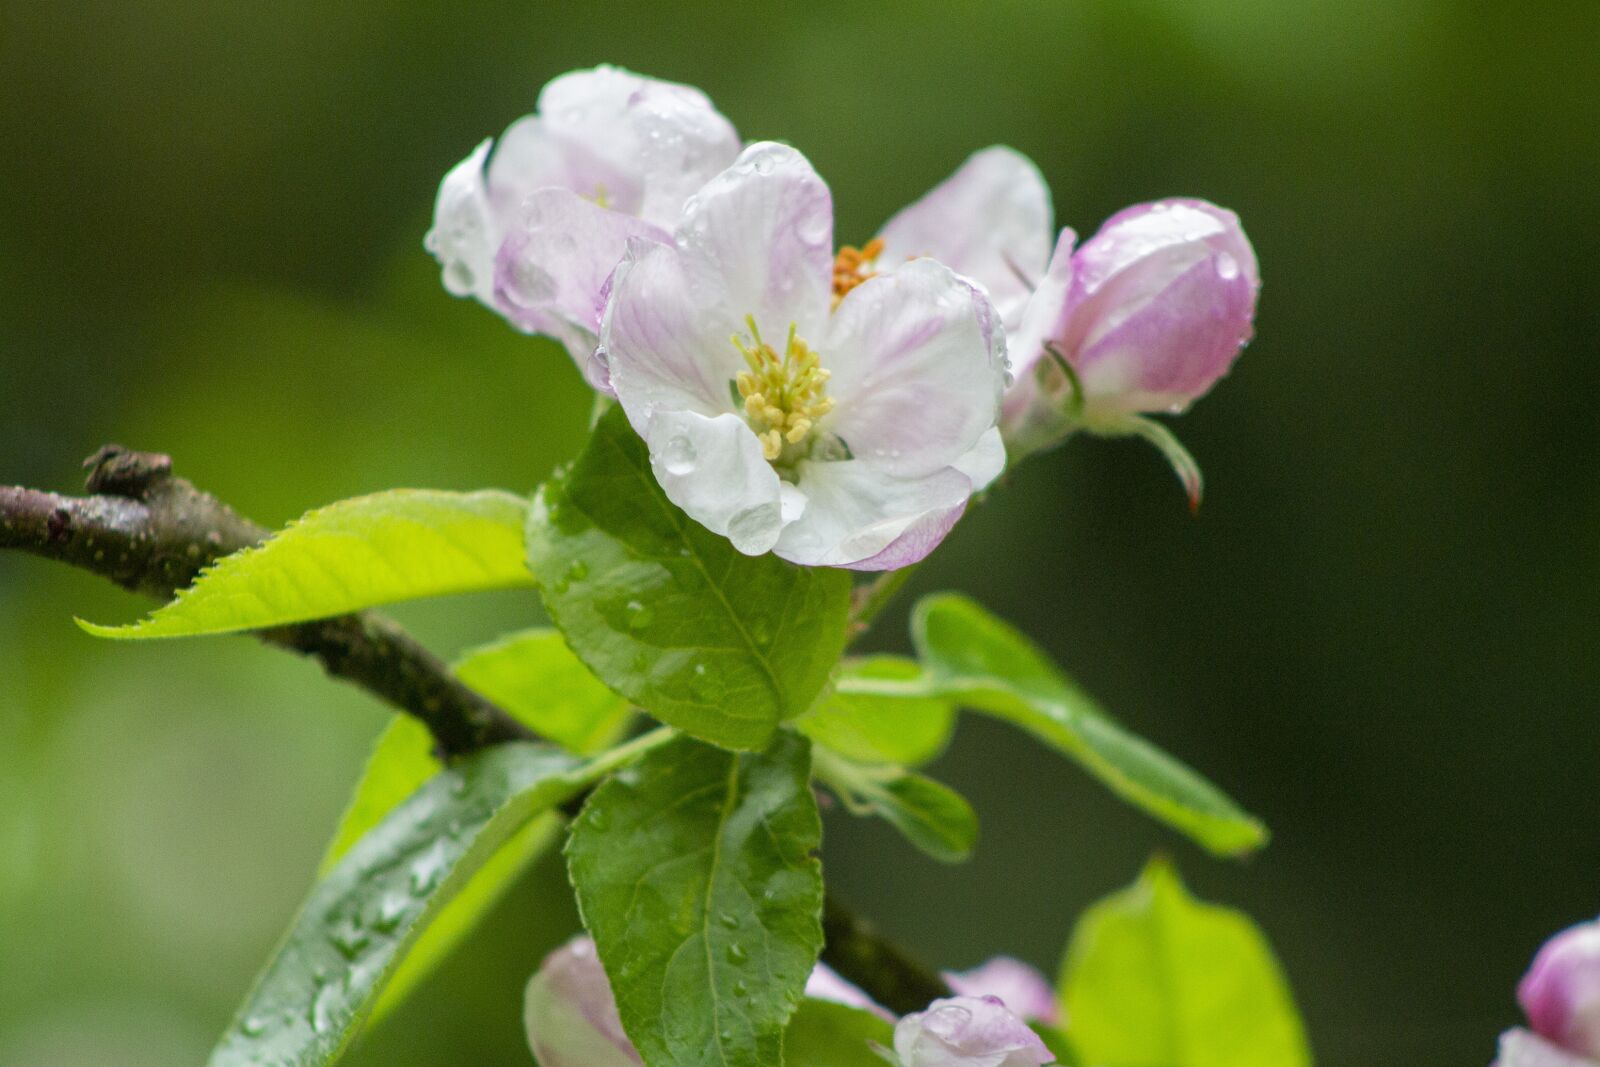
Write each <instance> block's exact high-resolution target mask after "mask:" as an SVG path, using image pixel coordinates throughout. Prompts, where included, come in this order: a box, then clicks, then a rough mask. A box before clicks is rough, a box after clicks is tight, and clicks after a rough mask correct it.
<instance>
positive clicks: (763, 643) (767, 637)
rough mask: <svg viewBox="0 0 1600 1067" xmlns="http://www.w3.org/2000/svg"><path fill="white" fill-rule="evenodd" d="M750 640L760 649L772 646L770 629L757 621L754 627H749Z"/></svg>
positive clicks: (764, 623) (760, 621)
mask: <svg viewBox="0 0 1600 1067" xmlns="http://www.w3.org/2000/svg"><path fill="white" fill-rule="evenodd" d="M750 638H751V640H753V641H755V643H756V644H757V645H758V646H760V647H761V648H766V647H767V646H768V645H770V644H772V628H771V627H770V626H768V625H767V624H766V622H765V621H762V620H757V621H756V623H755V625H753V626H752V627H750Z"/></svg>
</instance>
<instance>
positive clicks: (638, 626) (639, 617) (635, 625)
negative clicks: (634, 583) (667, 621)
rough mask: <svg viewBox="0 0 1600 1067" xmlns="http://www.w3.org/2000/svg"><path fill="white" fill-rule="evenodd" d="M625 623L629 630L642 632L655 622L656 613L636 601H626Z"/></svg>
mask: <svg viewBox="0 0 1600 1067" xmlns="http://www.w3.org/2000/svg"><path fill="white" fill-rule="evenodd" d="M626 610H627V623H628V629H630V630H642V629H644V628H645V627H646V626H649V625H650V624H651V623H652V622H654V621H655V617H656V613H655V612H654V611H651V610H650V608H648V607H646V606H645V605H644V604H641V603H639V602H638V601H637V600H630V601H628V607H627V609H626Z"/></svg>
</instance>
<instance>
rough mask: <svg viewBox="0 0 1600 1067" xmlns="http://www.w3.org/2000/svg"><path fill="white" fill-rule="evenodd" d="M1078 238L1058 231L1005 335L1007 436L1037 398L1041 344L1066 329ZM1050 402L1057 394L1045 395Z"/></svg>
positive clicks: (1042, 358) (1042, 357)
mask: <svg viewBox="0 0 1600 1067" xmlns="http://www.w3.org/2000/svg"><path fill="white" fill-rule="evenodd" d="M1077 239H1078V236H1077V234H1075V233H1073V232H1072V230H1070V229H1066V230H1062V231H1061V235H1060V236H1059V237H1058V238H1057V239H1056V250H1055V252H1053V253H1052V254H1051V256H1050V265H1049V267H1047V268H1046V269H1045V272H1044V276H1043V277H1041V278H1040V279H1039V286H1038V288H1036V289H1035V290H1034V291H1033V296H1031V297H1030V298H1029V299H1028V305H1027V308H1026V309H1025V310H1024V311H1023V313H1022V321H1021V324H1020V325H1019V326H1018V327H1017V329H1016V330H1015V331H1013V332H1012V333H1011V334H1010V335H1008V337H1007V339H1006V342H1007V343H1006V354H1007V355H1008V356H1009V357H1010V359H1011V376H1012V380H1011V387H1010V388H1009V389H1007V390H1006V396H1005V401H1004V403H1003V411H1004V423H1005V425H1006V427H1007V436H1010V427H1011V426H1012V425H1013V424H1015V423H1017V422H1018V421H1019V420H1021V419H1022V418H1024V417H1025V416H1026V415H1027V412H1028V410H1029V408H1030V407H1032V406H1033V404H1034V403H1035V402H1037V401H1039V400H1040V399H1041V398H1040V395H1039V381H1038V378H1039V370H1040V365H1041V364H1042V363H1044V362H1045V361H1046V360H1047V358H1048V357H1047V355H1046V353H1045V346H1046V345H1049V344H1056V345H1059V344H1060V341H1059V340H1058V338H1061V337H1063V336H1064V335H1065V333H1066V328H1067V327H1066V320H1067V311H1068V308H1069V303H1068V299H1067V297H1068V294H1069V292H1070V291H1071V289H1072V268H1073V259H1072V246H1073V245H1074V243H1076V241H1077ZM1046 399H1049V400H1050V402H1052V403H1054V402H1055V401H1056V400H1058V399H1059V398H1053V397H1052V398H1046Z"/></svg>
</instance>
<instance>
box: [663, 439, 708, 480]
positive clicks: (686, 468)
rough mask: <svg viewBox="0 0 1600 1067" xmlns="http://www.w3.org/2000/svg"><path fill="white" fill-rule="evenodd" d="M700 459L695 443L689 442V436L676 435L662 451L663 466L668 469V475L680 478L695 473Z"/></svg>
mask: <svg viewBox="0 0 1600 1067" xmlns="http://www.w3.org/2000/svg"><path fill="white" fill-rule="evenodd" d="M698 458H699V457H698V456H697V455H696V454H695V450H694V442H693V441H691V440H689V437H688V435H687V434H681V433H680V434H677V435H675V436H674V437H673V438H672V439H671V440H669V441H668V442H667V444H666V447H665V448H663V449H662V450H661V465H662V466H663V467H665V468H666V469H667V473H668V474H675V475H678V476H679V477H682V476H683V475H686V474H692V473H694V466H695V461H696V460H697V459H698Z"/></svg>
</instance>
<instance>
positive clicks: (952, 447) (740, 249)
mask: <svg viewBox="0 0 1600 1067" xmlns="http://www.w3.org/2000/svg"><path fill="white" fill-rule="evenodd" d="M841 265H842V268H843V269H842V270H841V271H840V272H838V273H836V270H835V268H836V267H839V266H841ZM848 268H849V264H848V262H843V261H841V264H836V262H835V257H834V254H833V202H832V198H831V196H830V195H829V192H828V187H827V186H826V185H825V184H824V183H823V181H822V179H821V178H819V177H818V176H817V174H816V172H815V171H814V170H813V169H812V168H811V165H810V163H808V162H807V161H806V159H805V157H804V156H802V155H801V154H800V153H799V152H797V151H795V150H794V149H792V148H789V147H787V146H784V145H779V144H772V143H762V144H756V145H751V146H750V147H749V148H747V149H745V151H744V152H743V153H742V154H741V155H740V156H739V158H738V160H737V161H736V162H735V164H734V165H733V166H732V167H730V168H728V169H727V170H726V171H724V172H723V173H722V174H720V175H718V176H717V177H716V178H714V179H712V180H711V181H710V182H709V183H708V184H707V185H706V186H705V187H704V188H703V189H701V190H700V192H698V193H697V194H695V195H694V197H692V198H691V199H690V200H689V202H688V203H687V204H686V205H685V207H684V212H683V216H682V219H681V220H680V221H679V223H678V226H677V230H676V233H675V235H674V242H673V244H671V245H663V244H657V243H654V242H651V241H638V240H636V241H632V242H630V244H629V247H628V254H627V256H626V257H625V258H624V260H623V262H622V263H621V264H620V265H619V266H618V267H617V269H616V273H615V275H614V278H613V283H612V290H611V297H610V302H609V303H608V305H607V307H606V312H605V318H604V323H603V325H602V327H601V349H600V352H599V354H598V355H597V360H598V361H599V363H600V365H601V371H600V372H599V373H598V374H596V375H594V377H596V378H598V379H601V380H605V381H607V382H608V384H609V387H610V388H611V389H612V390H613V391H614V392H615V393H616V396H617V398H618V399H619V400H620V401H621V403H622V406H623V408H624V410H625V411H626V412H627V415H628V418H629V421H630V422H632V424H633V426H634V428H635V429H636V430H637V431H638V432H639V434H640V435H641V436H642V437H643V438H644V439H645V441H646V443H647V444H648V446H649V449H650V456H651V462H652V465H653V467H654V469H655V473H656V477H657V479H658V480H659V481H660V483H661V485H662V488H663V489H664V490H665V491H666V494H667V496H668V497H669V498H671V500H672V501H673V502H674V503H675V504H677V505H678V506H679V507H681V508H682V509H683V510H684V511H686V512H687V513H688V514H689V515H690V516H691V517H693V518H694V519H695V520H696V521H698V522H700V523H701V524H703V525H704V526H706V527H707V528H708V529H711V530H713V531H715V532H717V533H720V534H723V535H725V536H727V537H728V538H729V539H730V540H731V541H732V542H733V544H734V546H735V547H736V548H738V549H739V551H741V552H744V553H747V554H751V555H755V554H760V553H763V552H767V551H774V552H776V553H777V554H778V555H779V556H781V557H783V558H785V559H788V560H791V561H793V562H795V563H801V564H806V565H812V566H837V567H852V568H857V569H863V570H888V569H892V568H896V567H902V566H905V565H906V564H908V563H912V562H915V561H916V560H919V559H921V558H922V557H923V556H925V555H927V554H928V552H930V551H931V550H932V549H933V547H934V545H936V544H938V542H939V541H940V540H941V539H942V538H943V537H944V535H945V533H947V532H948V531H949V529H950V527H951V526H952V525H954V523H955V521H956V519H957V518H959V517H960V515H961V512H962V510H963V509H964V508H965V506H966V502H967V499H968V497H970V496H971V494H972V493H973V492H974V491H975V490H976V489H978V488H981V487H982V486H983V485H985V484H987V483H988V482H989V481H990V480H992V479H993V478H994V477H995V476H996V475H997V474H998V473H999V471H1000V469H1001V467H1002V466H1003V465H1004V449H1003V447H1002V446H1001V444H1000V438H999V433H998V431H997V430H996V428H995V423H996V420H997V418H998V411H999V400H1000V394H1001V392H1002V391H1003V389H1004V384H1005V383H1004V372H1005V358H1004V338H1003V332H1002V329H1001V326H1000V324H999V322H998V321H997V318H996V315H995V311H994V308H993V306H992V305H991V304H990V303H989V301H988V299H987V298H986V297H985V296H984V295H983V293H982V292H981V291H979V290H978V289H977V288H976V287H975V286H974V285H973V284H972V283H971V282H969V281H967V280H966V279H964V278H962V277H960V276H958V275H957V274H955V273H954V272H953V271H952V270H950V269H949V268H948V267H946V266H943V265H941V264H939V263H936V262H934V261H933V260H930V259H915V260H912V261H910V262H907V263H903V264H900V265H897V266H894V267H893V268H891V269H889V270H886V271H883V272H882V273H876V274H873V275H872V276H870V277H867V278H865V280H862V279H861V278H860V277H859V276H854V275H852V273H851V271H850V270H849V269H848Z"/></svg>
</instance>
